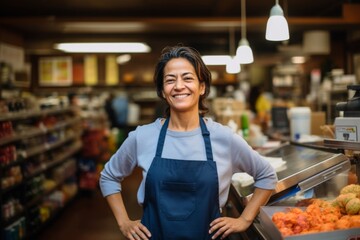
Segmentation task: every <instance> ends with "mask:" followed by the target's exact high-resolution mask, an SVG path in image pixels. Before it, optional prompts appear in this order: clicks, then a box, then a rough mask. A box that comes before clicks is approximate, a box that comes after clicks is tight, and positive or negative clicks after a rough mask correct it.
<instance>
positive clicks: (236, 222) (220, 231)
mask: <svg viewBox="0 0 360 240" xmlns="http://www.w3.org/2000/svg"><path fill="white" fill-rule="evenodd" d="M250 225H251V222H248V221H246V220H245V219H244V218H242V217H240V218H230V217H220V218H217V219H215V220H214V221H212V222H211V223H210V229H209V233H210V234H212V233H214V235H213V237H212V239H216V238H218V237H220V239H225V238H226V237H228V236H229V235H230V234H231V233H236V232H243V231H245V230H246V229H247V228H248V227H249V226H250Z"/></svg>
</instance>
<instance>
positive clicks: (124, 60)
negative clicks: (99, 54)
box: [116, 54, 131, 65]
mask: <svg viewBox="0 0 360 240" xmlns="http://www.w3.org/2000/svg"><path fill="white" fill-rule="evenodd" d="M130 60H131V55H130V54H122V55H120V56H118V57H117V58H116V62H117V64H120V65H121V64H125V63H127V62H128V61H130Z"/></svg>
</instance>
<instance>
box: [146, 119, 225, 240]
mask: <svg viewBox="0 0 360 240" xmlns="http://www.w3.org/2000/svg"><path fill="white" fill-rule="evenodd" d="M168 125H169V118H167V119H166V121H165V123H164V125H163V126H162V128H161V131H160V135H159V140H158V144H157V150H156V155H155V157H154V160H153V162H152V164H151V166H150V168H149V171H148V174H147V177H146V181H145V199H144V203H143V212H144V213H143V217H142V220H141V222H142V223H143V224H144V225H145V226H146V227H147V228H148V229H149V231H150V232H151V234H152V237H151V239H155V240H175V239H176V240H187V239H189V240H190V239H191V240H205V239H211V236H212V235H210V234H209V228H210V223H211V222H212V221H213V220H214V219H216V218H218V217H220V207H219V184H218V174H217V168H216V163H215V161H213V155H212V150H211V143H210V136H209V135H210V133H209V131H208V130H207V128H206V125H205V122H204V120H203V119H202V118H201V117H200V126H201V132H202V135H203V138H204V142H205V148H206V157H207V161H203V160H201V161H197V160H179V159H169V158H162V157H161V155H162V150H163V147H164V142H165V136H166V131H167V128H168Z"/></svg>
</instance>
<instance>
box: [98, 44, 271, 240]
mask: <svg viewBox="0 0 360 240" xmlns="http://www.w3.org/2000/svg"><path fill="white" fill-rule="evenodd" d="M154 81H155V84H156V90H157V94H158V96H159V97H160V98H161V99H162V100H163V101H165V102H166V104H167V107H168V110H167V112H166V115H165V118H158V119H156V120H155V121H154V122H152V123H150V124H146V125H143V126H139V127H137V128H136V130H134V131H132V132H130V133H129V136H128V138H127V139H126V140H125V141H124V142H123V144H122V145H121V147H120V149H119V150H118V151H117V152H116V153H115V154H114V155H113V156H112V157H111V159H110V160H109V161H108V162H107V163H106V165H105V167H104V170H103V171H102V173H101V177H100V186H101V191H102V193H103V195H104V196H105V198H106V200H107V202H108V203H109V206H110V208H111V210H112V212H113V213H114V215H115V218H116V220H117V223H118V226H119V228H120V231H121V233H122V234H123V235H124V236H125V237H126V238H128V239H130V240H134V239H177V240H180V239H181V240H186V239H188V240H190V239H209V240H210V239H220V238H221V239H226V238H227V237H228V236H229V235H230V234H232V233H236V232H242V231H245V230H246V229H247V228H248V227H249V226H250V225H251V223H252V221H253V219H254V218H255V217H256V215H257V213H258V211H259V209H260V206H261V205H264V204H266V202H267V201H268V199H269V198H270V196H271V193H272V191H273V189H274V188H275V185H276V181H277V177H276V173H275V171H274V169H273V168H272V167H271V165H270V163H269V162H268V161H266V160H265V159H263V158H262V157H261V156H260V155H259V154H258V153H257V152H255V151H254V150H253V149H252V148H251V147H250V146H249V145H248V144H247V142H246V141H245V140H244V139H243V138H242V137H241V136H240V135H238V134H235V133H233V132H232V131H231V130H230V128H228V127H226V126H223V125H221V124H219V123H217V122H215V121H213V120H212V119H211V118H206V117H205V114H206V112H207V111H208V108H207V107H206V104H205V101H206V97H207V96H208V94H209V91H210V90H209V89H210V83H211V75H210V72H209V70H208V69H207V67H206V65H205V64H204V62H203V61H202V59H201V56H200V53H199V52H198V51H197V50H195V49H193V48H190V47H185V46H175V47H167V48H165V49H164V50H163V52H162V55H161V57H160V59H159V61H158V63H157V65H156V67H155V74H154ZM154 137H155V139H154ZM154 140H155V144H154ZM213 149H214V151H213ZM136 166H138V167H140V168H141V169H142V176H143V179H142V180H141V184H140V187H139V190H138V194H137V197H138V199H137V200H138V202H139V203H140V205H142V207H143V216H142V218H141V220H131V219H129V217H128V214H127V210H126V209H125V205H124V201H123V198H122V194H121V192H122V187H121V185H119V182H121V181H122V180H123V179H124V178H125V177H126V176H129V175H130V174H131V173H132V172H133V171H134V169H135V168H136ZM240 171H242V172H244V171H245V172H247V173H248V174H249V175H250V176H253V178H254V186H255V190H254V194H253V197H252V198H251V200H250V202H249V204H248V205H247V206H246V208H245V209H244V211H243V213H242V214H241V216H240V217H239V218H231V217H222V216H221V213H220V212H221V211H220V209H221V208H222V207H224V205H225V203H226V201H227V197H228V193H229V189H230V184H231V178H232V175H233V174H234V173H235V172H240ZM160 209H161V210H160ZM179 229H180V230H181V231H178V230H179Z"/></svg>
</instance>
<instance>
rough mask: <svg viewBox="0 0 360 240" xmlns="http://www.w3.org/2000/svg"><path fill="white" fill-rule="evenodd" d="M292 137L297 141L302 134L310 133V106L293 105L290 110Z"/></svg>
mask: <svg viewBox="0 0 360 240" xmlns="http://www.w3.org/2000/svg"><path fill="white" fill-rule="evenodd" d="M288 117H289V120H290V138H291V140H292V141H297V140H299V139H300V138H301V136H302V135H310V128H311V110H310V108H309V107H293V108H290V109H289V111H288Z"/></svg>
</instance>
